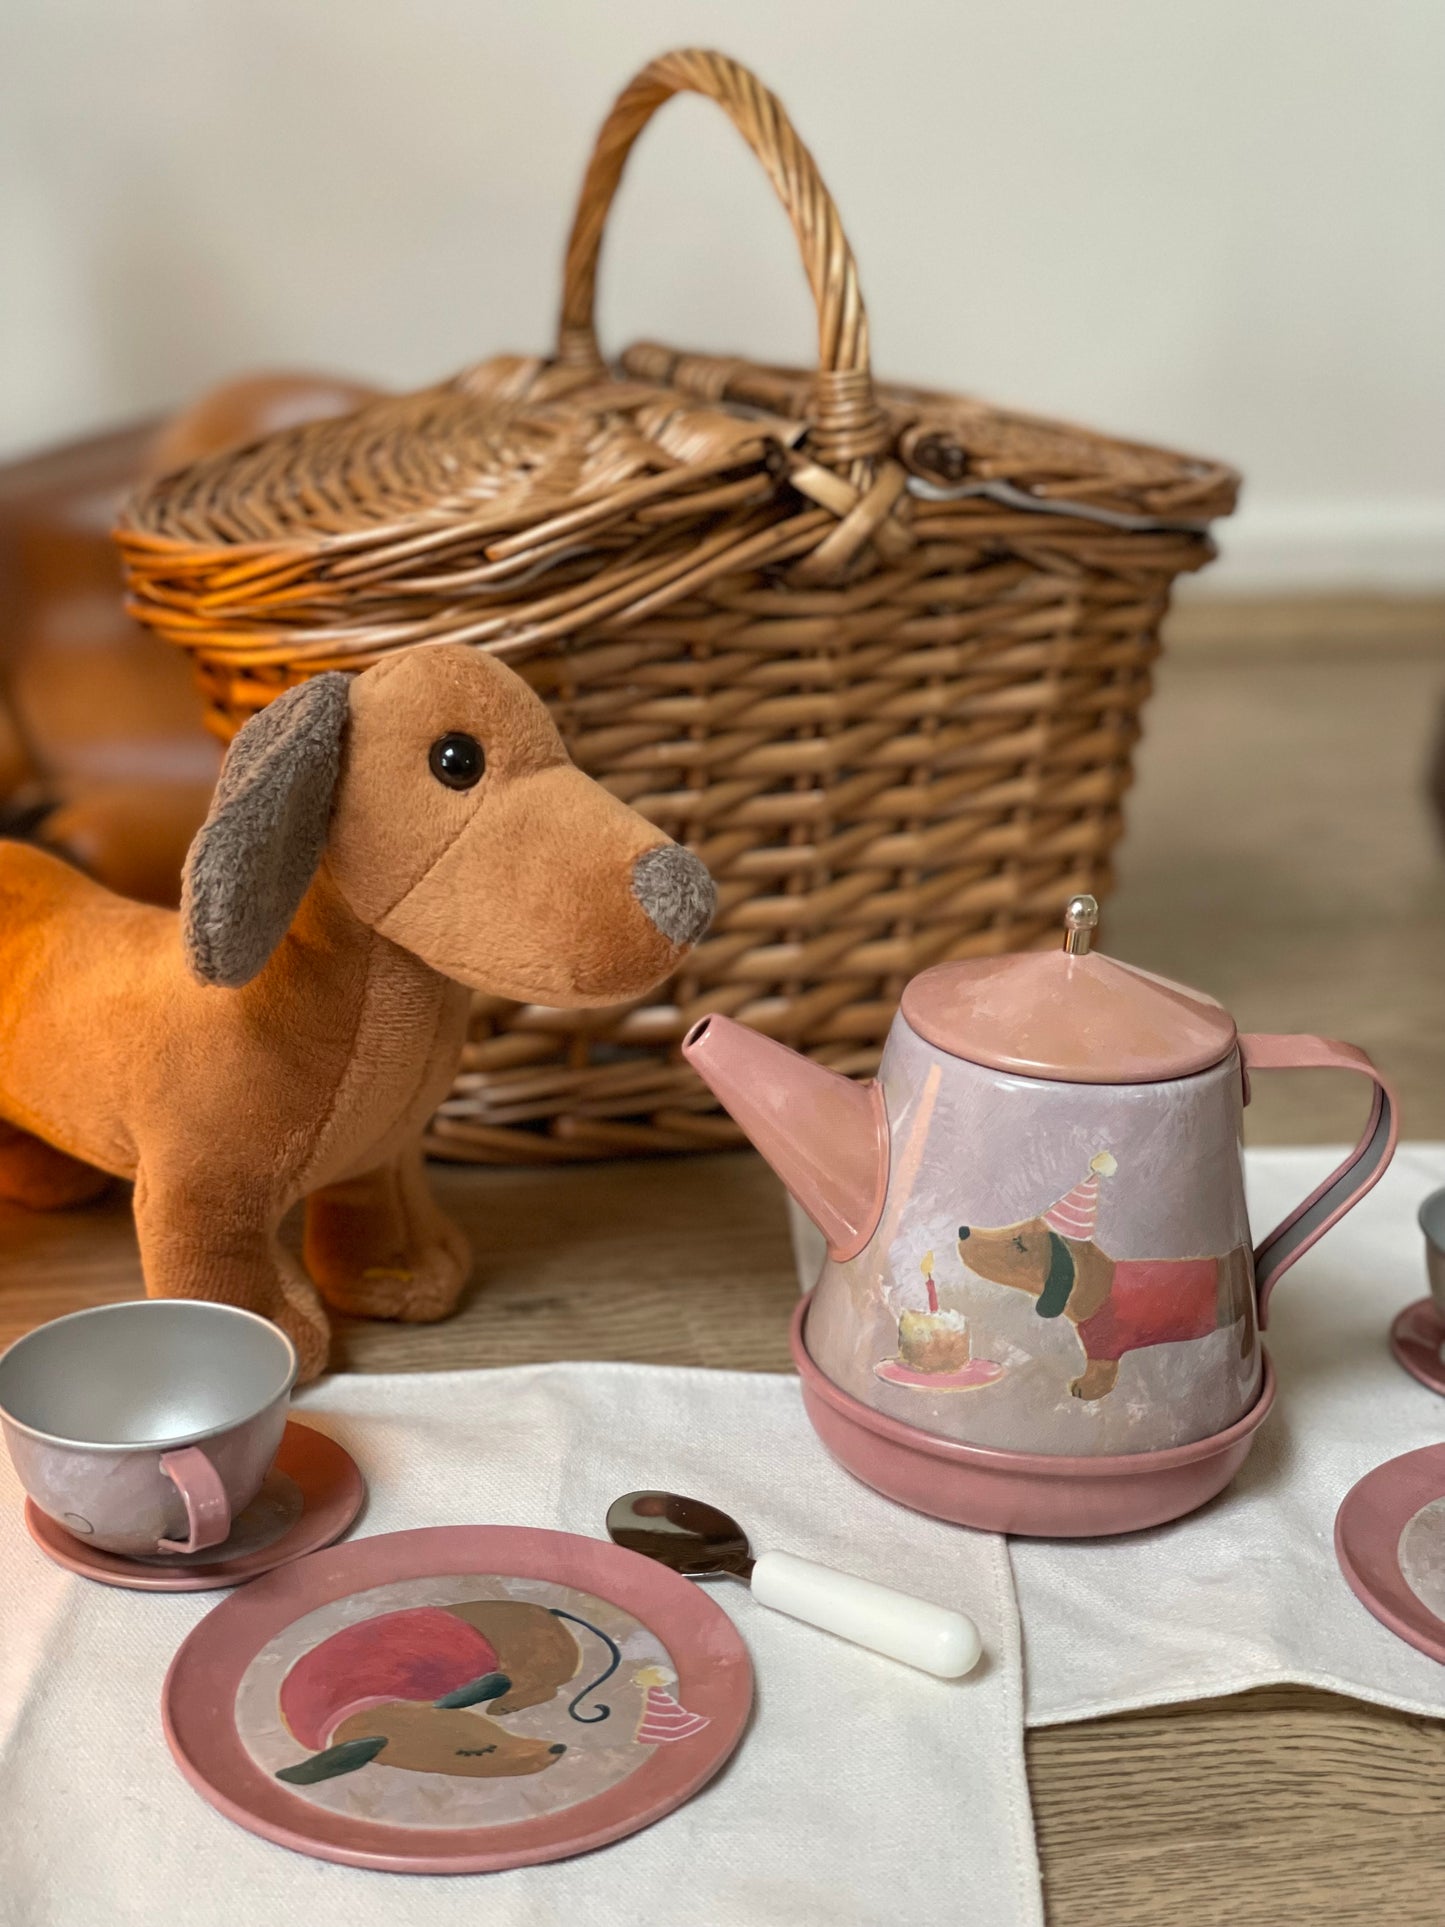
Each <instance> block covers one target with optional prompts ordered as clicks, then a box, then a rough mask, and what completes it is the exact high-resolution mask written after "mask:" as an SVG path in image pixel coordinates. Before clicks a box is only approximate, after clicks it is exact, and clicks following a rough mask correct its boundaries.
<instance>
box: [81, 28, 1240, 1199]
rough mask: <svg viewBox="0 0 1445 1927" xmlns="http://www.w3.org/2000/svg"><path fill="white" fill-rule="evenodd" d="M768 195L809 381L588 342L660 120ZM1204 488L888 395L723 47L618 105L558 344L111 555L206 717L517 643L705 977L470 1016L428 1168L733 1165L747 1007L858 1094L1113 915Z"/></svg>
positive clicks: (246, 470) (192, 471)
mask: <svg viewBox="0 0 1445 1927" xmlns="http://www.w3.org/2000/svg"><path fill="white" fill-rule="evenodd" d="M681 91H691V92H696V93H700V94H703V95H705V96H707V97H708V98H709V99H711V100H714V101H716V102H717V103H718V104H719V105H720V106H721V107H722V108H723V109H724V110H725V111H726V113H727V114H728V115H729V117H730V118H731V120H732V121H733V123H734V125H735V126H736V127H737V129H738V130H739V132H740V133H741V134H742V135H743V137H744V139H745V140H746V141H747V142H748V144H749V146H750V147H751V148H752V149H753V151H754V153H755V154H756V155H757V157H758V159H759V160H760V161H761V162H762V164H763V165H764V167H765V168H766V169H767V171H768V174H769V177H770V178H771V180H772V182H773V185H774V187H775V188H776V190H777V192H778V195H779V197H780V199H781V200H782V202H783V205H784V207H785V208H786V210H787V212H788V215H789V217H790V219H791V221H792V224H793V228H794V231H795V233H796V236H797V240H798V244H799V246H800V248H801V251H802V256H803V262H804V266H805V268H806V270H807V275H808V280H809V283H810V285H811V288H812V292H813V297H814V300H815V302H816V305H817V311H818V336H819V350H818V367H817V369H816V370H813V371H809V372H806V373H803V372H794V371H788V370H785V369H779V368H772V367H764V366H759V365H758V364H756V363H753V362H749V361H745V360H741V359H734V358H726V357H719V356H713V355H698V354H688V353H682V352H679V351H677V350H674V349H671V348H664V347H658V346H655V345H643V346H638V347H634V348H631V349H629V350H628V351H627V352H626V353H625V354H623V356H622V357H621V361H620V363H619V364H618V365H616V366H609V364H608V363H607V362H606V361H605V360H604V359H603V356H602V353H601V351H600V349H599V347H598V344H597V338H596V335H595V333H594V331H593V321H592V314H593V292H594V287H595V282H596V275H597V263H598V254H599V250H600V247H601V242H602V234H603V228H604V224H605V221H606V217H607V213H608V209H609V207H610V205H611V202H612V198H613V195H614V192H615V191H616V188H617V185H618V181H619V179H620V177H621V174H622V171H623V167H624V164H625V162H626V160H627V156H628V153H629V151H630V149H631V147H632V144H633V142H634V140H635V139H636V137H637V135H638V134H639V133H640V131H641V130H642V128H643V126H644V125H645V124H646V122H647V121H648V119H649V118H650V117H651V115H652V114H653V113H654V112H655V111H656V109H657V108H658V107H659V106H660V105H661V104H662V103H663V102H664V101H665V100H666V99H668V98H669V96H671V95H672V94H674V93H678V92H681ZM1236 480H1237V478H1236V477H1235V476H1234V475H1233V474H1232V473H1231V472H1230V471H1229V470H1228V469H1227V468H1224V467H1221V466H1220V465H1218V464H1216V463H1212V462H1206V461H1199V460H1194V459H1190V458H1188V457H1185V456H1181V455H1176V454H1172V453H1169V452H1166V451H1163V450H1160V449H1155V448H1147V447H1141V446H1138V445H1136V444H1133V443H1125V442H1119V441H1112V440H1108V439H1105V438H1103V437H1101V436H1099V435H1095V434H1092V433H1089V432H1087V431H1085V430H1082V429H1077V428H1071V427H1066V426H1063V425H1060V424H1058V423H1054V422H1048V421H1042V420H1036V419H1034V418H1031V417H1029V416H1025V415H1019V414H1013V413H1009V412H1005V411H1002V410H1000V409H996V408H991V407H987V406H985V405H984V404H982V403H980V402H976V401H971V400H967V399H964V398H960V397H955V396H950V395H945V394H936V393H930V392H927V391H925V390H921V389H914V388H903V387H885V386H882V385H880V384H878V383H876V382H875V381H874V379H873V376H872V373H871V368H870V363H869V355H868V327H867V320H866V317H865V314H864V309H863V301H862V297H861V295H860V293H859V289H858V277H857V271H856V268H855V265H854V261H853V256H852V253H851V251H850V249H849V247H848V244H847V241H846V239H845V238H844V235H843V231H842V227H841V225H840V223H839V219H838V214H837V211H836V209H835V208H834V206H833V203H832V201H831V199H830V198H829V196H828V193H827V190H826V189H825V187H824V185H823V182H822V180H821V178H820V176H819V174H818V170H817V168H816V166H815V164H814V162H813V159H812V157H811V155H810V154H809V153H808V151H807V149H806V148H805V147H804V146H803V145H802V143H801V141H800V140H799V139H798V137H797V135H796V133H795V132H794V131H793V128H792V126H791V124H790V123H789V121H788V118H787V116H786V114H785V113H784V111H783V109H782V107H781V105H780V104H779V102H778V101H777V100H776V99H775V98H774V96H773V95H772V94H770V93H769V92H768V91H767V90H766V89H765V88H764V87H762V86H761V85H760V84H759V82H758V81H757V80H756V79H755V78H754V77H753V76H752V75H751V74H750V73H748V72H747V71H746V70H745V69H744V68H742V67H739V66H738V65H737V64H736V63H735V62H733V61H731V60H727V59H725V58H723V57H722V56H720V55H718V54H714V53H703V52H682V53H673V54H668V55H665V56H664V57H662V58H661V59H659V60H656V61H654V62H653V63H652V64H651V65H650V66H649V67H647V68H646V69H645V70H644V71H643V72H642V73H641V74H639V75H638V77H637V78H636V79H635V80H634V81H633V82H632V84H631V85H630V86H629V87H628V88H627V89H626V91H625V92H624V93H623V94H622V95H621V96H620V98H619V99H618V101H617V102H616V104H615V106H614V107H613V109H612V112H611V114H610V115H609V116H608V119H607V121H606V123H605V125H604V126H603V128H602V132H601V134H600V136H599V139H598V142H597V145H596V148H595V150H594V152H593V155H592V159H591V162H590V164H589V167H588V170H587V175H586V179H585V180H584V182H583V186H582V193H581V199H580V203H579V206H578V210H577V214H576V218H575V221H574V224H573V228H572V234H571V239H570V241H569V244H568V249H567V259H566V271H565V280H564V289H563V297H562V316H561V327H560V331H559V335H558V341H557V347H556V350H555V352H554V353H553V354H552V355H551V356H549V357H545V358H543V357H537V358H520V357H501V358H498V359H495V360H492V361H487V362H483V363H482V364H480V365H479V366H478V367H475V368H471V369H468V370H467V371H466V372H464V373H463V374H461V375H459V376H457V377H456V378H455V379H454V380H452V381H448V382H444V383H442V384H441V385H440V386H438V387H434V388H430V389H427V390H425V391H423V392H422V393H420V394H414V395H408V396H405V397H402V398H394V399H393V398H388V399H385V400H382V401H379V402H375V403H372V404H369V405H368V406H366V407H365V408H363V409H361V410H360V411H359V412H357V413H355V414H353V415H350V416H347V417H344V418H342V419H339V420H332V421H325V422H319V423H313V424H310V425H308V426H305V427H302V428H296V429H291V430H287V431H285V432H283V433H281V434H278V435H274V436H272V437H270V438H269V439H267V440H265V441H263V442H260V443H257V444H256V445H254V446H253V447H250V448H247V449H244V450H242V451H240V452H239V453H233V454H231V455H229V456H218V457H215V458H212V459H209V460H206V461H202V462H200V463H197V464H195V465H193V466H192V467H190V468H187V469H184V470H182V471H180V472H178V473H176V474H173V475H171V476H170V477H168V478H166V479H164V480H163V481H161V482H160V483H158V484H156V485H154V486H152V487H151V488H150V490H149V491H148V492H146V493H144V494H143V495H142V496H141V497H140V498H139V499H137V500H136V501H135V502H134V503H133V504H132V505H131V506H130V507H129V509H128V510H127V513H126V515H125V517H124V520H123V522H122V525H121V527H120V529H119V531H118V540H119V542H120V544H121V548H122V550H123V553H124V558H125V563H126V567H127V570H128V574H129V580H130V585H131V599H132V607H133V608H134V611H135V613H136V614H137V615H139V616H140V617H141V618H142V619H143V620H144V621H145V622H147V623H148V624H149V625H150V626H151V627H152V628H153V629H154V630H156V631H157V633H158V634H160V635H161V636H163V637H165V638H166V639H167V640H169V641H171V642H173V643H176V644H178V645H179V646H180V647H182V648H184V649H186V650H189V651H190V652H191V654H192V657H193V660H194V663H195V667H196V671H197V674H198V678H199V681H200V686H201V689H202V691H203V693H204V697H205V700H206V703H207V705H208V713H209V716H210V719H211V722H212V725H213V727H214V728H215V729H216V730H217V732H218V733H219V734H220V735H221V736H223V737H229V736H230V735H231V734H232V733H233V732H234V731H235V730H236V729H237V728H238V727H239V726H240V724H241V723H242V722H243V721H244V720H245V719H246V717H247V716H248V715H249V714H251V713H252V712H253V711H254V710H256V709H257V708H259V707H261V706H262V705H264V704H265V703H267V702H269V701H270V699H271V698H272V697H273V696H275V695H276V694H277V693H278V692H279V691H280V690H282V689H284V688H286V687H287V686H288V685H289V684H292V683H294V682H296V681H298V680H300V679H301V678H303V677H305V676H308V675H311V674H314V673H316V672H317V671H320V670H323V669H334V668H342V669H356V668H361V667H364V666H365V665H367V664H369V663H372V662H375V661H376V660H377V659H378V658H379V657H381V656H383V655H385V654H386V653H387V652H388V651H390V650H394V649H400V648H404V647H406V646H408V645H410V644H414V643H424V642H430V641H437V640H444V639H445V640H453V641H455V640H462V641H468V642H472V643H474V644H476V645H477V646H478V647H481V648H486V649H489V650H492V651H494V652H495V653H496V654H498V655H499V656H502V657H504V658H505V659H506V660H507V661H509V662H511V663H512V664H514V665H515V667H516V668H517V669H518V670H519V671H520V672H521V673H522V674H523V675H524V676H525V677H527V679H528V680H529V681H530V682H531V683H532V684H533V686H534V687H535V688H536V689H538V690H539V691H540V692H541V693H542V695H543V696H544V697H545V698H546V700H547V701H548V703H549V704H550V705H551V707H552V710H553V713H554V714H555V716H556V718H557V721H558V723H559V725H560V727H561V729H562V732H563V735H564V736H565V738H566V740H567V742H568V744H569V746H570V748H571V751H572V754H573V755H574V756H575V758H576V759H577V761H578V762H579V763H580V764H581V765H582V767H583V768H584V769H587V770H589V771H590V772H592V773H593V774H594V775H595V776H597V777H599V778H600V779H601V780H602V781H603V782H605V783H606V784H607V785H608V787H609V788H610V789H612V790H614V791H615V792H616V793H617V794H618V795H619V796H621V797H624V798H625V799H626V800H627V801H628V802H629V803H632V804H633V805H635V806H636V807H637V808H638V809H640V810H641V811H642V812H643V813H644V814H645V815H647V816H648V817H650V818H651V819H652V820H653V821H654V822H656V823H658V824H660V825H661V826H662V827H663V828H664V829H665V830H667V831H669V832H670V833H671V834H672V835H673V836H675V837H677V838H679V839H680V840H681V841H684V842H686V843H687V844H688V845H689V846H690V847H691V848H693V849H694V850H696V851H697V852H698V853H699V854H700V855H701V856H702V858H703V859H704V861H705V862H706V863H707V864H708V865H709V867H710V868H711V869H712V871H713V873H714V875H715V876H716V878H717V880H718V886H719V893H720V909H719V913H718V917H717V920H716V923H715V925H714V927H713V930H712V933H711V934H710V936H708V937H707V939H706V940H705V941H704V942H703V943H702V944H701V945H700V946H699V948H698V950H697V951H696V953H695V954H694V956H693V957H692V958H691V959H690V960H689V962H688V965H687V967H686V969H685V970H684V972H683V973H682V974H681V975H680V976H679V977H678V978H677V979H676V980H675V981H674V982H672V983H671V984H669V985H668V986H666V987H665V988H664V989H663V990H661V991H659V992H658V993H657V994H656V995H655V996H653V997H651V998H649V999H647V1000H645V1001H644V1002H642V1003H641V1004H638V1005H634V1006H629V1007H627V1008H625V1009H622V1010H612V1011H606V1012H600V1013H599V1012H595V1011H591V1012H580V1013H578V1012H567V1011H557V1010H551V1009H538V1008H530V1007H520V1006H518V1005H516V1004H513V1003H507V1002H503V1001H501V1000H498V999H495V998H487V997H478V998H477V999H476V1003H475V1008H474V1014H473V1019H472V1025H471V1033H470V1041H469V1043H468V1045H467V1049H466V1054H465V1058H464V1062H463V1066H462V1070H461V1072H460V1075H459V1077H458V1080H457V1083H456V1086H455V1089H454V1091H453V1093H452V1096H451V1098H450V1100H449V1101H448V1103H447V1104H446V1105H445V1106H444V1107H443V1109H442V1112H441V1113H440V1115H439V1116H438V1117H437V1119H436V1120H435V1124H434V1127H433V1132H432V1139H431V1148H432V1149H433V1150H434V1151H436V1152H438V1153H440V1154H442V1155H444V1156H449V1157H453V1158H460V1159H471V1160H476V1161H484V1162H505V1163H511V1162H519V1161H532V1162H537V1161H555V1160H560V1159H568V1158H578V1157H596V1156H611V1155H616V1154H618V1153H623V1152H654V1151H676V1150H683V1149H694V1148H699V1147H705V1146H711V1145H716V1144H720V1143H729V1142H734V1141H736V1133H735V1131H734V1129H733V1127H732V1126H731V1124H730V1123H729V1121H728V1120H727V1119H726V1118H725V1117H722V1116H721V1115H720V1114H719V1113H718V1112H717V1110H716V1108H715V1106H714V1103H713V1100H712V1099H711V1097H710V1096H709V1094H708V1093H707V1092H706V1091H705V1090H704V1089H703V1088H702V1086H701V1085H700V1084H699V1083H697V1082H696V1081H695V1079H694V1078H693V1076H692V1074H691V1072H690V1071H689V1070H688V1069H687V1068H686V1067H685V1066H684V1065H683V1064H682V1063H681V1061H680V1059H679V1057H678V1052H677V1046H678V1044H679V1042H680V1040H681V1038H682V1036H683V1034H684V1032H685V1031H686V1029H687V1027H688V1025H689V1024H690V1023H691V1022H692V1021H693V1020H694V1019H695V1018H696V1017H697V1016H698V1015H699V1014H700V1013H702V1012H705V1011H726V1012H728V1013H729V1014H731V1015H733V1016H735V1017H738V1018H741V1019H743V1020H744V1021H746V1022H749V1023H752V1024H755V1025H757V1026H758V1027H759V1028H760V1029H763V1030H765V1031H767V1032H769V1033H770V1034H772V1035H774V1036H778V1037H782V1038H786V1039H787V1040H788V1041H789V1042H791V1043H792V1044H794V1045H796V1046H798V1047H799V1048H802V1049H805V1050H807V1051H808V1052H810V1053H811V1054H812V1055H813V1056H815V1057H816V1058H818V1059H820V1060H821V1061H823V1062H825V1063H828V1064H831V1065H834V1066H836V1067H838V1068H839V1069H842V1070H844V1071H847V1072H850V1073H858V1074H862V1073H866V1072H868V1071H870V1070H871V1069H872V1067H873V1066H874V1064H875V1062H876V1060H877V1056H878V1052H879V1047H880V1045H881V1042H882V1039H883V1036H884V1033H885V1031H886V1029H887V1026H888V1023H889V1020H890V1018H891V1017H892V1014H893V1010H894V1006H895V1004H896V1002H897V998H898V995H899V992H900V991H901V989H902V987H903V985H904V984H905V983H906V982H907V980H908V978H909V977H910V976H911V975H912V974H913V973H914V972H915V971H917V970H920V969H922V968H924V967H925V966H926V965H928V964H931V963H935V962H937V961H938V960H939V959H941V958H947V957H964V956H974V955H978V954H979V953H982V952H993V951H1002V950H1007V949H1015V948H1020V947H1024V946H1027V945H1030V944H1033V943H1036V942H1038V941H1041V940H1049V941H1051V940H1052V939H1053V936H1054V934H1055V932H1056V930H1057V928H1058V923H1059V917H1060V912H1061V910H1062V907H1063V905H1064V903H1065V902H1066V900H1067V899H1068V898H1069V897H1070V896H1071V895H1072V894H1074V893H1075V892H1076V891H1079V890H1085V889H1087V890H1092V891H1093V892H1094V893H1095V894H1096V895H1098V894H1101V893H1102V892H1103V891H1104V890H1105V889H1106V888H1107V886H1108V883H1109V856H1110V850H1111V846H1112V845H1113V843H1114V842H1115V840H1116V838H1117V837H1118V835H1119V831H1120V799H1121V796H1122V794H1123V791H1124V789H1125V788H1126V786H1127V784H1128V782H1129V770H1130V752H1131V749H1132V746H1133V744H1134V742H1135V740H1136V738H1137V735H1138V729H1139V722H1138V717H1139V710H1140V705H1141V704H1142V702H1143V700H1144V698H1145V696H1146V694H1147V693H1148V689H1149V674H1150V664H1151V662H1152V660H1153V658H1154V656H1155V654H1156V651H1157V648H1158V629H1159V623H1160V619H1161V617H1162V616H1163V614H1164V611H1165V608H1166V605H1167V602H1168V597H1169V590H1170V584H1171V582H1172V580H1173V578H1174V577H1175V575H1177V574H1178V573H1179V572H1180V571H1181V570H1187V569H1197V568H1199V567H1200V566H1201V565H1202V564H1203V563H1205V562H1206V561H1208V559H1209V558H1210V556H1211V555H1212V554H1213V549H1212V547H1211V544H1210V541H1209V536H1208V533H1207V529H1208V523H1209V521H1210V518H1211V517H1214V516H1218V515H1224V514H1227V513H1228V512H1229V510H1230V508H1231V507H1232V506H1233V502H1234V497H1235V490H1236Z"/></svg>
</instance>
